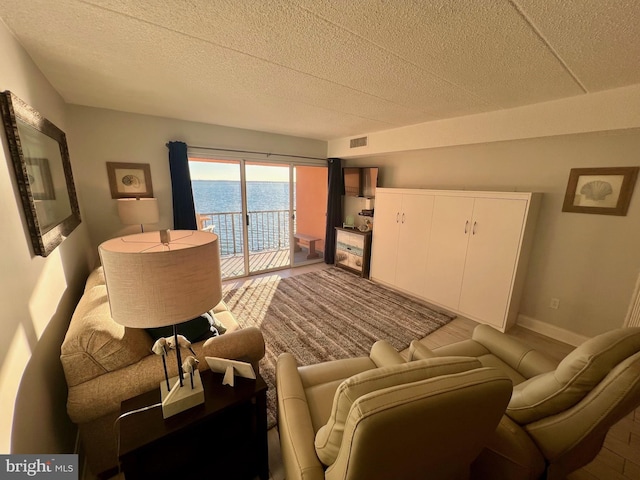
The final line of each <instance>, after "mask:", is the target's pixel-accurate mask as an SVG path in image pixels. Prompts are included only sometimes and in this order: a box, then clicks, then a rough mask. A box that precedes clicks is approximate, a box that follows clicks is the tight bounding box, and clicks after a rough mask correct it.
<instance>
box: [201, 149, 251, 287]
mask: <svg viewBox="0 0 640 480" xmlns="http://www.w3.org/2000/svg"><path fill="white" fill-rule="evenodd" d="M189 168H190V170H191V179H192V180H191V184H192V187H193V202H194V204H195V208H196V215H197V216H198V221H199V228H200V229H201V230H203V229H204V230H210V231H212V232H214V233H215V234H217V235H218V242H219V244H220V258H221V262H220V264H221V267H222V278H233V277H243V276H245V275H246V274H247V271H248V270H247V265H246V261H245V251H246V250H245V240H244V237H245V235H244V223H245V215H244V213H243V212H244V208H243V193H242V191H243V185H244V184H243V182H242V170H241V165H240V162H239V161H226V160H207V161H196V160H193V159H192V160H191V161H190V162H189Z"/></svg>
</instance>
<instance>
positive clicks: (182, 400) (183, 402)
mask: <svg viewBox="0 0 640 480" xmlns="http://www.w3.org/2000/svg"><path fill="white" fill-rule="evenodd" d="M182 383H183V386H182V387H181V386H180V383H179V379H178V377H173V378H170V379H169V385H172V388H171V391H167V383H166V382H161V383H160V394H161V398H162V417H163V418H169V417H171V416H173V415H175V414H176V413H180V412H184V411H185V410H188V409H190V408H191V407H195V406H196V405H200V404H201V403H204V388H203V387H202V380H201V379H200V372H199V371H198V370H196V371H195V372H193V388H191V379H190V378H189V375H185V376H184V379H183V381H182Z"/></svg>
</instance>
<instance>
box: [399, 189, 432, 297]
mask: <svg viewBox="0 0 640 480" xmlns="http://www.w3.org/2000/svg"><path fill="white" fill-rule="evenodd" d="M432 214H433V196H432V195H403V197H402V212H401V214H400V231H399V234H398V257H397V264H396V283H395V284H396V286H397V287H398V288H401V289H403V290H406V291H408V292H411V293H413V294H414V295H419V296H420V295H423V294H424V275H425V271H426V269H427V252H428V245H429V233H430V232H431V216H432Z"/></svg>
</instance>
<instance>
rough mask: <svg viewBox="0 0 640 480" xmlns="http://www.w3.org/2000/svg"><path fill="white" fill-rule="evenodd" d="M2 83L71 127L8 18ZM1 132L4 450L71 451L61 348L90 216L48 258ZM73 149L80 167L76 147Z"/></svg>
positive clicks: (0, 35) (84, 268) (1, 52)
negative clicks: (39, 252) (36, 239)
mask: <svg viewBox="0 0 640 480" xmlns="http://www.w3.org/2000/svg"><path fill="white" fill-rule="evenodd" d="M0 90H11V91H12V92H13V93H15V94H16V95H17V96H18V97H20V98H21V99H23V100H24V101H26V102H27V103H28V104H30V105H31V106H33V107H34V108H35V109H36V110H38V111H39V112H40V113H42V114H43V115H44V116H45V117H47V118H48V119H49V120H51V121H52V122H53V123H55V124H56V125H57V126H58V127H60V128H61V129H62V130H63V131H65V132H66V133H67V134H68V133H69V132H68V122H67V116H66V113H67V111H66V106H65V104H64V101H63V100H62V98H61V97H60V96H59V95H58V94H57V93H56V92H55V90H53V88H52V87H51V85H50V84H49V83H48V82H47V80H46V79H45V78H44V77H43V76H42V74H41V73H40V71H39V70H38V69H37V68H36V67H35V65H34V64H33V62H32V61H31V59H30V58H29V56H28V55H27V54H26V53H25V51H24V50H23V49H22V47H21V46H20V45H19V44H18V43H17V42H16V41H15V39H14V38H13V37H12V36H11V34H10V33H9V32H8V31H7V29H6V27H5V26H4V24H2V23H0ZM0 136H1V137H2V157H3V160H2V161H0V205H2V208H0V225H2V228H0V245H2V255H1V256H0V299H1V301H0V305H1V307H2V315H1V316H0V325H1V329H2V342H0V453H8V452H14V453H60V452H72V451H73V448H74V443H75V436H76V435H75V427H74V426H73V425H72V424H71V422H70V421H69V420H68V417H67V416H66V406H65V402H66V392H67V388H66V385H65V382H64V376H63V373H62V366H61V364H60V360H59V355H60V345H61V343H62V338H63V337H64V333H65V332H66V329H67V325H68V322H69V318H70V317H71V314H72V312H73V309H74V307H75V303H76V302H77V300H78V297H79V295H80V292H81V290H82V286H83V284H84V279H85V278H86V275H87V273H88V258H89V257H90V256H91V253H90V249H89V242H88V235H87V229H86V223H82V224H81V225H80V226H79V227H78V228H76V229H75V230H74V231H73V232H72V233H71V235H70V236H69V237H68V238H67V239H65V240H64V241H63V242H62V244H61V245H60V246H59V247H58V248H57V249H55V250H54V251H53V253H51V254H50V255H49V256H48V257H47V258H42V257H36V256H34V255H33V253H32V249H31V245H30V238H29V231H28V229H27V226H26V222H25V218H24V215H23V213H22V205H21V203H20V196H19V194H18V189H17V186H16V182H15V175H14V171H13V165H12V163H11V157H10V156H9V149H8V146H7V142H6V137H5V135H4V133H3V134H1V135H0ZM70 154H71V162H72V167H73V169H74V171H75V169H76V167H77V163H76V162H77V161H76V158H75V155H74V151H73V148H71V150H70ZM80 203H81V207H82V198H80Z"/></svg>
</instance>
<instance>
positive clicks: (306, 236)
mask: <svg viewBox="0 0 640 480" xmlns="http://www.w3.org/2000/svg"><path fill="white" fill-rule="evenodd" d="M293 171H294V179H295V180H294V189H293V191H294V195H293V202H294V207H293V209H294V212H295V213H294V216H295V223H294V226H293V231H294V238H293V247H294V248H293V250H294V256H293V264H294V265H296V266H297V265H303V264H306V263H310V262H314V261H321V260H322V259H323V258H324V235H325V229H326V224H327V167H316V166H307V165H297V166H295V167H294V170H293Z"/></svg>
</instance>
